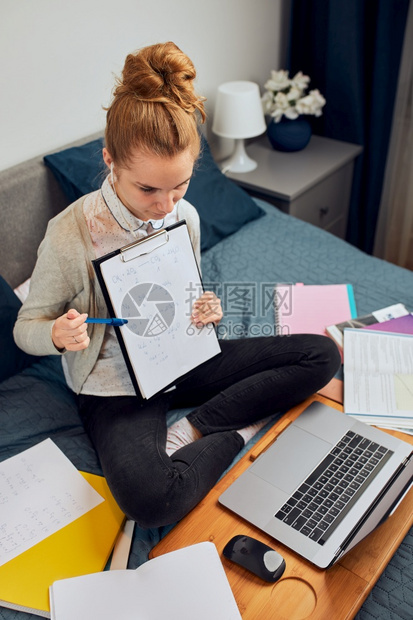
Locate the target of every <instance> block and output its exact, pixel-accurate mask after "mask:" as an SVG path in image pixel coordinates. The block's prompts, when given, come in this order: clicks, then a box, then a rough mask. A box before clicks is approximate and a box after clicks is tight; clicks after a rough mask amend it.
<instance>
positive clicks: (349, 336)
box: [344, 329, 413, 426]
mask: <svg viewBox="0 0 413 620" xmlns="http://www.w3.org/2000/svg"><path fill="white" fill-rule="evenodd" d="M344 411H345V413H348V414H350V415H355V416H356V417H357V418H359V419H360V420H362V421H364V422H367V423H369V424H382V425H387V426H392V425H394V424H396V423H397V424H398V425H399V424H400V423H402V422H403V425H405V426H413V336H412V335H407V334H393V333H388V332H376V331H371V330H367V329H345V330H344Z"/></svg>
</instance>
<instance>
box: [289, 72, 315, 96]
mask: <svg viewBox="0 0 413 620" xmlns="http://www.w3.org/2000/svg"><path fill="white" fill-rule="evenodd" d="M309 83H310V78H309V77H308V75H304V74H303V72H302V71H299V72H298V73H296V74H295V76H294V77H293V79H292V80H291V84H292V86H295V87H296V88H298V89H299V90H300V91H301V92H302V93H303V92H304V91H305V90H306V89H307V88H308V85H309Z"/></svg>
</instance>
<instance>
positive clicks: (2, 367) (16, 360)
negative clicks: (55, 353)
mask: <svg viewBox="0 0 413 620" xmlns="http://www.w3.org/2000/svg"><path fill="white" fill-rule="evenodd" d="M20 306H21V301H20V299H19V298H18V297H17V296H16V294H15V293H14V291H13V289H12V288H11V287H10V286H9V285H8V284H7V282H6V280H4V278H2V276H0V382H1V381H4V380H5V379H7V378H8V377H11V376H12V375H15V374H17V373H19V372H20V371H21V370H23V369H24V368H26V367H27V366H30V365H31V364H33V362H34V361H36V360H37V359H38V358H36V357H34V356H33V355H28V354H27V353H25V352H24V351H22V350H21V349H19V348H18V346H17V345H16V343H15V342H14V338H13V327H14V324H15V322H16V319H17V313H18V311H19V309H20Z"/></svg>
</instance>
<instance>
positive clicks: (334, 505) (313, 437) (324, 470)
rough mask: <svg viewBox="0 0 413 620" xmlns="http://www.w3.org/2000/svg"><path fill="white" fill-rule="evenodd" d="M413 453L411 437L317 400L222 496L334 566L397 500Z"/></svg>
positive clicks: (409, 476)
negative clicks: (398, 435)
mask: <svg viewBox="0 0 413 620" xmlns="http://www.w3.org/2000/svg"><path fill="white" fill-rule="evenodd" d="M412 455H413V453H412V446H411V445H410V444H408V443H406V442H404V441H401V440H399V439H397V438H395V437H393V436H391V435H389V434H387V433H384V432H383V431H380V430H378V429H376V428H373V427H371V426H368V425H366V424H364V423H362V422H359V421H357V420H355V419H354V418H351V417H350V416H347V415H345V414H343V413H340V412H338V411H337V410H335V409H333V408H331V407H329V406H327V405H324V404H322V403H320V402H313V403H312V404H311V405H310V406H309V407H307V409H305V410H304V412H303V413H302V414H301V415H300V416H299V417H298V418H297V419H296V420H295V421H294V422H292V423H291V424H290V425H289V426H288V428H287V429H286V430H285V431H284V432H283V433H282V434H281V435H279V437H278V438H277V440H276V441H275V442H274V443H273V444H272V445H271V446H270V447H269V448H268V449H267V450H266V452H264V453H263V454H262V455H261V456H260V457H259V458H258V459H257V460H256V461H254V463H253V464H252V465H251V466H250V467H249V468H248V469H247V470H246V471H244V472H243V473H242V474H241V476H240V477H239V478H237V479H236V480H235V481H234V482H233V483H232V484H231V485H230V486H229V487H228V488H227V489H226V491H224V493H223V494H222V495H221V496H220V498H219V502H220V503H221V504H222V505H224V506H226V507H227V508H229V509H230V510H232V511H233V512H235V513H236V514H238V515H239V516H241V517H243V518H244V519H246V520H247V521H249V522H250V523H252V524H253V525H255V526H257V527H259V528H260V529H261V530H263V531H264V532H266V533H267V534H269V535H270V536H272V537H274V538H275V539H276V540H277V541H279V542H280V543H282V544H284V545H286V546H287V547H288V548H289V549H291V550H293V551H295V552H296V553H298V554H299V555H301V556H302V557H304V558H306V559H307V560H309V561H310V562H312V563H313V564H315V565H316V566H318V567H320V568H328V567H330V566H332V565H333V564H335V562H337V560H339V559H340V558H341V557H342V556H343V555H344V554H345V553H347V552H348V551H349V550H350V549H352V548H353V547H354V546H355V545H356V544H357V543H358V542H359V541H360V540H362V539H363V538H364V537H365V536H367V534H369V533H370V532H371V531H372V530H373V529H374V528H375V527H376V526H377V525H379V524H380V522H381V521H382V520H383V519H385V518H386V517H387V516H388V515H389V514H390V513H391V512H392V511H393V510H394V509H395V508H396V507H397V505H398V503H399V501H400V500H401V498H402V497H403V496H404V494H405V492H406V491H407V490H408V488H409V487H410V485H411V483H412V480H413V459H412Z"/></svg>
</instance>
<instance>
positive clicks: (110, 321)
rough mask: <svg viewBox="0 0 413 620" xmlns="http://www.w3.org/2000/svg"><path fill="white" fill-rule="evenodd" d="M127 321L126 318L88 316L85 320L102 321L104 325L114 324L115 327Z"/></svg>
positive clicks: (89, 321)
mask: <svg viewBox="0 0 413 620" xmlns="http://www.w3.org/2000/svg"><path fill="white" fill-rule="evenodd" d="M127 322H128V319H94V318H92V317H90V316H89V317H88V318H87V319H86V321H85V323H104V324H105V325H114V326H115V327H120V326H121V325H125V323H127Z"/></svg>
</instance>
